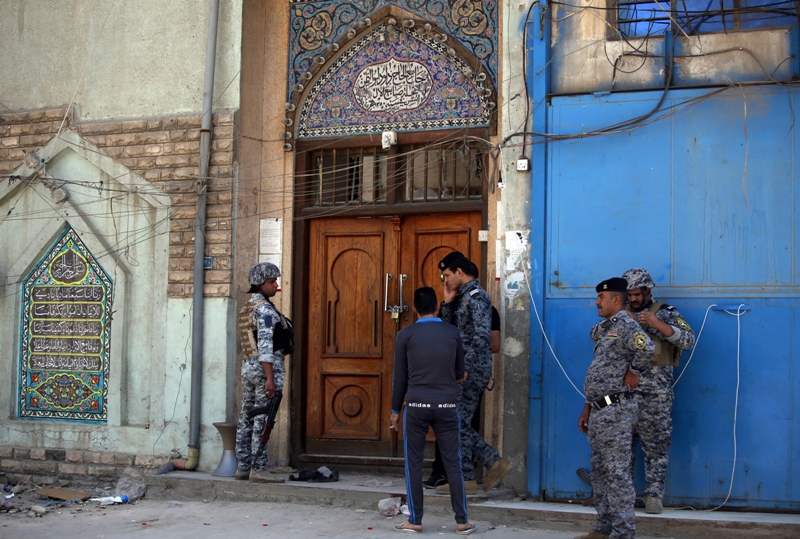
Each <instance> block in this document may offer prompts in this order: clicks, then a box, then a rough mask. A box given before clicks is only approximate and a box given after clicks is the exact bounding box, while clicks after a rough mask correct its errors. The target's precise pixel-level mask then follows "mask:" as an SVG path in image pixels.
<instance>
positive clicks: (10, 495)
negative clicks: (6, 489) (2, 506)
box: [6, 492, 14, 500]
mask: <svg viewBox="0 0 800 539" xmlns="http://www.w3.org/2000/svg"><path fill="white" fill-rule="evenodd" d="M13 497H14V493H13V492H12V493H11V494H9V495H8V496H6V500H10V499H11V498H13Z"/></svg>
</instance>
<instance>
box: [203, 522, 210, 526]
mask: <svg viewBox="0 0 800 539" xmlns="http://www.w3.org/2000/svg"><path fill="white" fill-rule="evenodd" d="M203 526H211V523H210V522H203Z"/></svg>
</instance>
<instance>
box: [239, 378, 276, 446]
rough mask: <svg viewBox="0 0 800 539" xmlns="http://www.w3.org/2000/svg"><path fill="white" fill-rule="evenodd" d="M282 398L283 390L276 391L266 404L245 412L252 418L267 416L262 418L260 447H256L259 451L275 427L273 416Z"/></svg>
mask: <svg viewBox="0 0 800 539" xmlns="http://www.w3.org/2000/svg"><path fill="white" fill-rule="evenodd" d="M282 398H283V391H276V392H275V396H274V397H272V398H271V399H270V400H269V402H268V403H267V405H266V406H256V407H255V408H252V409H250V411H249V412H247V418H248V419H253V418H254V417H256V416H258V415H264V414H266V415H267V418H266V419H265V420H264V429H263V430H262V431H261V437H260V440H261V447H260V448H259V449H258V452H259V453H261V451H263V450H264V447H265V446H266V445H267V442H269V436H270V434H272V429H273V428H275V417H276V416H277V415H278V407H279V406H280V405H281V399H282Z"/></svg>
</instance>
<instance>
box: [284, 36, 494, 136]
mask: <svg viewBox="0 0 800 539" xmlns="http://www.w3.org/2000/svg"><path fill="white" fill-rule="evenodd" d="M479 76H480V75H476V74H475V73H474V72H473V71H472V69H470V68H469V66H467V65H466V63H464V61H463V60H462V59H461V58H459V57H458V56H457V55H454V56H451V55H449V54H448V50H447V47H446V46H445V45H444V44H442V43H441V42H440V41H439V40H437V39H434V38H431V37H428V36H426V35H424V34H421V33H419V32H417V31H416V29H414V28H402V27H396V26H392V25H388V24H385V23H381V24H378V25H375V28H374V29H372V30H371V31H370V32H368V33H366V34H365V35H363V36H362V37H361V38H359V39H358V40H357V41H356V42H355V43H354V44H353V45H351V46H350V47H349V48H348V49H347V50H346V51H345V52H344V54H342V55H341V56H339V57H338V58H337V59H336V61H334V62H333V63H332V64H331V65H330V66H329V67H328V68H327V69H326V70H325V72H324V73H323V74H322V75H321V76H320V78H319V79H318V80H317V82H316V83H315V84H314V86H313V87H312V88H311V90H310V91H309V93H308V95H307V96H306V99H305V101H304V102H303V105H302V108H301V110H300V118H299V125H298V133H297V136H298V138H311V137H329V136H335V135H356V134H365V133H379V132H381V131H386V130H390V129H391V130H396V131H414V130H423V129H448V128H462V127H483V126H488V125H489V122H490V116H491V110H492V107H493V105H494V104H493V103H489V101H488V100H487V98H486V95H485V93H484V92H485V91H484V88H483V84H482V82H481V81H480V80H479V78H478V77H479Z"/></svg>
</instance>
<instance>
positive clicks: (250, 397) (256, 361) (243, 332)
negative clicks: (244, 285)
mask: <svg viewBox="0 0 800 539" xmlns="http://www.w3.org/2000/svg"><path fill="white" fill-rule="evenodd" d="M280 276H281V272H280V270H279V269H278V266H276V265H275V264H271V263H269V262H260V263H258V264H256V265H255V266H253V267H252V268H251V269H250V273H249V275H248V281H249V282H250V290H249V291H248V293H250V294H252V295H251V296H250V299H249V300H248V302H247V304H246V305H245V306H244V307H243V308H242V310H241V311H240V312H239V318H238V320H239V324H238V330H239V331H238V333H239V338H240V341H241V345H242V351H243V352H244V360H243V361H242V410H241V413H240V414H239V423H238V424H237V426H236V459H237V461H238V466H237V469H236V475H235V478H236V479H242V480H244V479H249V480H250V481H251V482H254V483H283V481H284V480H283V479H279V478H277V477H275V476H274V475H272V474H271V473H270V472H268V471H267V451H266V447H261V446H262V443H261V440H260V435H261V431H262V429H263V426H264V421H265V419H266V416H265V415H259V416H256V417H255V418H253V419H250V418H248V417H247V412H248V411H249V410H251V409H252V408H254V407H257V406H266V405H267V404H269V402H270V399H272V398H274V397H275V392H276V391H283V380H284V373H285V367H284V358H283V353H282V352H281V351H279V350H276V349H275V348H274V346H273V344H274V343H273V339H274V334H275V330H276V327H277V325H278V324H280V323H281V318H282V317H281V315H280V313H279V312H278V310H277V309H276V308H275V305H273V304H272V302H271V301H270V298H272V297H273V296H275V294H276V293H277V292H278V277H280Z"/></svg>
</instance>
